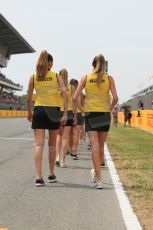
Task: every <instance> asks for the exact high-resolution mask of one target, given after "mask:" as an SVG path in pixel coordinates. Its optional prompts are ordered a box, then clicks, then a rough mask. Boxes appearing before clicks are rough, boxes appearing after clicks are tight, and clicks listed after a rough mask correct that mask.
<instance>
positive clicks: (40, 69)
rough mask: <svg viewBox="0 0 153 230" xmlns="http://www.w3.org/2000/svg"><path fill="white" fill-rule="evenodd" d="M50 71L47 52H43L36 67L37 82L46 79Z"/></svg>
mask: <svg viewBox="0 0 153 230" xmlns="http://www.w3.org/2000/svg"><path fill="white" fill-rule="evenodd" d="M47 71H48V53H47V51H46V50H44V51H42V52H41V54H40V56H39V59H38V61H37V65H36V74H37V80H38V81H39V80H40V79H42V78H45V76H46V73H47Z"/></svg>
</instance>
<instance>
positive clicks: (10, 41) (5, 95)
mask: <svg viewBox="0 0 153 230" xmlns="http://www.w3.org/2000/svg"><path fill="white" fill-rule="evenodd" d="M33 52H35V50H34V49H33V48H32V47H31V46H30V45H29V44H28V42H27V41H26V40H25V39H24V38H23V37H22V36H21V35H20V34H19V33H18V32H17V31H16V30H15V28H14V27H13V26H12V25H11V24H10V23H9V22H8V21H7V20H6V19H5V18H4V17H3V15H2V14H0V68H1V70H0V110H1V109H4V110H8V109H18V110H25V109H26V107H25V100H23V99H22V98H21V97H18V96H15V95H14V92H15V91H22V90H23V86H22V85H20V84H19V83H15V82H13V81H12V80H11V79H9V78H8V77H6V76H5V75H4V74H3V73H2V68H6V67H7V64H8V61H9V60H10V57H11V55H15V54H23V53H33Z"/></svg>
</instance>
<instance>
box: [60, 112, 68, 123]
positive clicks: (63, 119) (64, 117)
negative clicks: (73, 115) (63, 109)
mask: <svg viewBox="0 0 153 230" xmlns="http://www.w3.org/2000/svg"><path fill="white" fill-rule="evenodd" d="M66 122H67V115H65V114H63V116H62V118H61V125H65V124H66Z"/></svg>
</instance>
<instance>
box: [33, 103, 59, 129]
mask: <svg viewBox="0 0 153 230" xmlns="http://www.w3.org/2000/svg"><path fill="white" fill-rule="evenodd" d="M60 120H61V112H60V107H50V106H36V107H34V112H33V118H32V126H31V128H32V129H51V130H55V129H59V127H60Z"/></svg>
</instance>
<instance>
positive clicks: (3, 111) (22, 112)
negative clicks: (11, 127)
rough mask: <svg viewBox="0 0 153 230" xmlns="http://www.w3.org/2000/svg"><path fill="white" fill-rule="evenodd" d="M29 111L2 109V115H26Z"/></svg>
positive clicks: (0, 115)
mask: <svg viewBox="0 0 153 230" xmlns="http://www.w3.org/2000/svg"><path fill="white" fill-rule="evenodd" d="M26 116H27V111H20V110H0V117H26Z"/></svg>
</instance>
